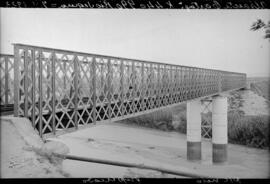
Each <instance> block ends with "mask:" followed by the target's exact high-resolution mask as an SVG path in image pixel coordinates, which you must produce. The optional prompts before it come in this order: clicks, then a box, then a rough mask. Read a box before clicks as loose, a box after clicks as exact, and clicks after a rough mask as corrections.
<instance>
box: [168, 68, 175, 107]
mask: <svg viewBox="0 0 270 184" xmlns="http://www.w3.org/2000/svg"><path fill="white" fill-rule="evenodd" d="M169 70H170V77H169V104H172V103H173V92H174V87H173V85H174V80H173V77H172V76H173V75H172V70H173V68H172V66H171V67H170V69H169Z"/></svg>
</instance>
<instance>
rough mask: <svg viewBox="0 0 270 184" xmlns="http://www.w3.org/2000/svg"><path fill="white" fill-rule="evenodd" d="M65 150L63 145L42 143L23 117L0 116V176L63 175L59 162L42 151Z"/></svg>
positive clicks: (51, 176)
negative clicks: (53, 160)
mask: <svg viewBox="0 0 270 184" xmlns="http://www.w3.org/2000/svg"><path fill="white" fill-rule="evenodd" d="M51 151H59V152H62V153H63V152H67V150H65V148H63V145H59V144H57V143H43V141H42V139H41V138H40V137H39V136H38V134H37V132H36V131H35V130H34V129H33V128H32V125H31V123H30V121H28V120H27V119H26V118H13V117H8V118H1V178H63V177H66V176H68V174H66V173H64V172H63V171H62V165H61V162H52V160H50V159H49V157H47V156H46V155H48V154H46V153H49V152H51Z"/></svg>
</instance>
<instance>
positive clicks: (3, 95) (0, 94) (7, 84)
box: [0, 54, 14, 108]
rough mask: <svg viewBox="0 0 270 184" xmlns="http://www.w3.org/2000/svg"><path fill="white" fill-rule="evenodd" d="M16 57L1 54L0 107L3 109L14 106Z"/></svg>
mask: <svg viewBox="0 0 270 184" xmlns="http://www.w3.org/2000/svg"><path fill="white" fill-rule="evenodd" d="M13 82H14V57H13V55H6V54H0V87H1V88H0V105H1V107H3V108H6V107H7V106H10V105H12V104H14V99H13V94H14V93H13V91H14V89H13V87H14V84H13Z"/></svg>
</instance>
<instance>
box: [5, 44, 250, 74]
mask: <svg viewBox="0 0 270 184" xmlns="http://www.w3.org/2000/svg"><path fill="white" fill-rule="evenodd" d="M12 45H14V46H19V47H22V48H26V49H36V50H43V51H48V52H52V51H55V52H62V53H66V54H73V55H78V54H81V55H87V56H89V57H100V58H106V59H116V60H125V61H131V62H139V63H148V64H156V65H166V66H173V67H183V68H189V69H201V70H208V71H216V72H221V73H230V74H241V75H246V74H245V73H239V72H231V71H225V70H217V69H209V68H200V67H193V66H185V65H176V64H170V63H162V62H154V61H147V60H140V59H132V58H125V57H116V56H109V55H101V54H93V53H86V52H79V51H71V50H66V49H57V48H50V47H41V46H35V45H28V44H21V43H13V44H12ZM0 55H1V54H0ZM2 55H4V54H2ZM11 56H12V55H11Z"/></svg>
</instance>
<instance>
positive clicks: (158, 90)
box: [156, 64, 161, 107]
mask: <svg viewBox="0 0 270 184" xmlns="http://www.w3.org/2000/svg"><path fill="white" fill-rule="evenodd" d="M157 79H158V80H157V82H158V83H157V91H156V93H157V94H156V96H157V107H160V106H161V99H160V90H161V85H160V64H158V73H157Z"/></svg>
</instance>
